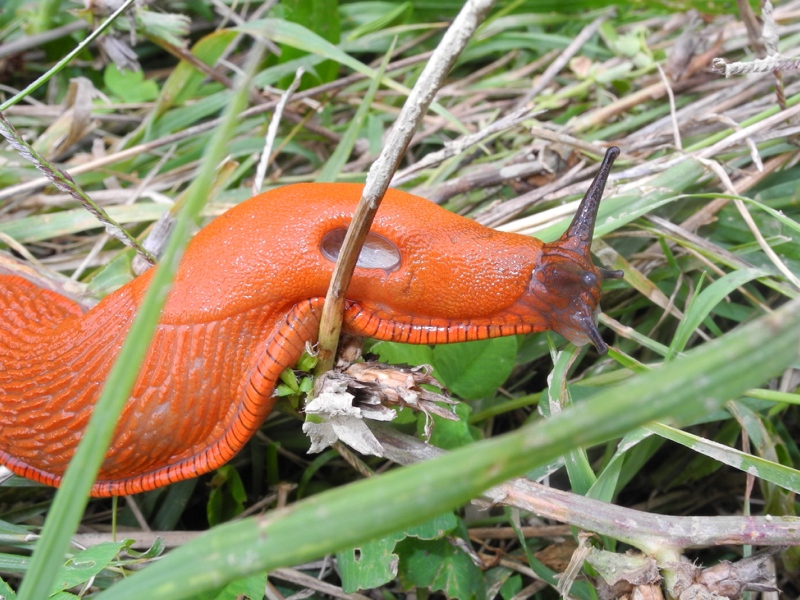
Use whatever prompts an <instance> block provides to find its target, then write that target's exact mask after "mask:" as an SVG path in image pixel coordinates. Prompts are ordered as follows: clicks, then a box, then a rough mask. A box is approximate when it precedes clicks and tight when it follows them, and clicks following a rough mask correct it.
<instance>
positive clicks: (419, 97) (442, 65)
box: [316, 0, 494, 375]
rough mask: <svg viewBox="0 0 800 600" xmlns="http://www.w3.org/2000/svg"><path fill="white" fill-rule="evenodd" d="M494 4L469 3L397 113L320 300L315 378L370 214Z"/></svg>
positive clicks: (333, 338) (337, 325) (332, 339)
mask: <svg viewBox="0 0 800 600" xmlns="http://www.w3.org/2000/svg"><path fill="white" fill-rule="evenodd" d="M493 4H494V0H468V1H467V3H466V4H465V5H464V7H463V8H462V9H461V11H460V12H459V13H458V16H457V17H456V18H455V20H454V21H453V24H452V25H451V26H450V28H449V29H448V30H447V32H446V33H445V34H444V37H443V38H442V41H441V42H440V43H439V45H438V46H437V48H436V50H435V51H434V53H433V55H432V56H431V59H430V61H428V64H427V65H426V66H425V68H424V69H423V71H422V73H421V74H420V76H419V79H418V80H417V83H416V85H415V86H414V89H413V90H411V94H410V95H409V97H408V99H407V100H406V102H405V104H404V105H403V110H402V111H401V112H400V116H399V117H398V119H397V122H396V123H395V126H394V127H393V128H392V130H391V132H390V133H389V137H388V139H387V140H386V144H385V145H384V148H383V151H382V152H381V155H380V156H379V157H378V159H377V160H376V161H375V162H374V163H373V165H372V168H371V169H370V170H369V173H368V174H367V182H366V185H365V186H364V191H363V193H362V197H361V201H360V202H359V204H358V207H357V208H356V212H355V214H354V215H353V221H352V223H351V224H350V227H349V228H348V230H347V235H346V236H345V239H344V244H343V245H342V250H341V254H340V255H339V260H338V261H337V263H336V267H335V269H334V272H333V277H332V279H331V284H330V287H329V288H328V294H327V296H326V297H325V306H324V308H323V312H322V322H321V324H320V336H319V346H320V349H319V362H318V363H317V369H316V373H317V375H319V374H321V373H324V372H325V371H327V370H329V369H330V368H331V366H333V361H334V358H335V355H336V346H337V344H338V343H339V333H340V332H341V329H342V314H343V312H344V301H345V292H346V291H347V287H348V285H349V284H350V279H351V277H352V275H353V271H354V270H355V266H356V260H357V259H358V254H359V251H360V250H361V245H362V244H363V243H364V239H366V237H367V233H368V232H369V228H370V225H371V224H372V221H373V219H374V218H375V213H377V212H378V206H379V205H380V200H381V198H382V197H383V195H384V193H385V192H386V189H387V188H388V187H389V181H390V179H391V177H392V174H393V173H394V172H395V170H396V169H397V165H398V164H400V160H401V159H402V157H403V154H404V153H405V150H406V148H407V147H408V144H409V142H410V141H411V138H412V137H413V135H414V132H415V131H416V129H417V127H418V126H419V123H420V122H421V121H422V118H423V116H424V115H425V111H427V109H428V106H429V105H430V103H431V102H432V101H433V98H434V96H435V95H436V91H437V90H438V89H439V88H440V87H441V85H442V82H443V81H444V78H445V76H446V75H447V73H448V72H449V71H450V68H451V67H452V66H453V63H455V61H456V58H457V57H458V56H459V54H461V52H462V50H463V49H464V48H465V47H466V45H467V42H468V41H469V39H470V37H472V34H473V33H474V31H475V30H476V29H477V27H478V25H480V24H481V22H483V18H484V16H485V15H486V13H488V12H489V9H490V8H491V7H492V5H493Z"/></svg>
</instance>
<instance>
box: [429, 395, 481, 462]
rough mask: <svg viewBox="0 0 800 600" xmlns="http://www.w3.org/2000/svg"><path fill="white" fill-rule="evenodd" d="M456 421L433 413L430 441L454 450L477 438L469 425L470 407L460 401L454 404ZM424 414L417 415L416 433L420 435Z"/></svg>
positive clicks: (439, 446)
mask: <svg viewBox="0 0 800 600" xmlns="http://www.w3.org/2000/svg"><path fill="white" fill-rule="evenodd" d="M454 408H455V411H456V415H458V417H459V418H458V421H450V420H449V419H443V418H441V417H437V416H436V415H433V416H432V418H433V431H432V432H431V439H430V443H431V444H433V445H434V446H436V447H438V448H443V449H444V450H454V449H455V448H460V447H461V446H467V445H469V444H471V443H472V442H474V441H475V440H476V439H479V437H480V436H479V435H478V434H477V433H476V430H475V429H473V428H472V427H471V426H470V425H469V421H470V418H469V417H470V415H471V414H472V407H471V406H470V405H469V404H466V403H464V402H460V403H458V404H456V405H455V407H454ZM425 422H426V416H425V415H424V414H420V415H418V416H417V433H418V434H419V435H420V436H422V435H423V434H424V431H425Z"/></svg>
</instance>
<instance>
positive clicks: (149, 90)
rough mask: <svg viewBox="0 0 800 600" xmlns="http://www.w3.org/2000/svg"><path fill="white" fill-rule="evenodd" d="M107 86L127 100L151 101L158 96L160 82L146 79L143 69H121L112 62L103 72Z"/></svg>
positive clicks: (116, 94)
mask: <svg viewBox="0 0 800 600" xmlns="http://www.w3.org/2000/svg"><path fill="white" fill-rule="evenodd" d="M103 82H104V83H105V84H106V88H108V90H109V91H110V92H111V93H112V94H113V95H115V96H117V97H118V98H121V99H122V100H124V101H125V102H131V103H133V102H150V101H151V100H155V99H156V98H157V97H158V84H156V82H155V81H152V80H149V79H148V80H145V78H144V73H142V72H141V71H127V70H125V71H120V70H119V69H118V68H117V66H116V65H115V64H114V63H113V62H112V63H110V64H109V65H108V66H106V69H105V71H104V72H103Z"/></svg>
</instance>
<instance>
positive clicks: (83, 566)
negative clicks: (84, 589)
mask: <svg viewBox="0 0 800 600" xmlns="http://www.w3.org/2000/svg"><path fill="white" fill-rule="evenodd" d="M124 546H125V542H103V543H101V544H97V545H96V546H91V547H90V548H87V549H86V550H83V551H82V552H79V553H78V554H76V555H75V556H73V557H72V558H70V559H69V560H68V561H67V562H66V564H64V565H63V566H62V567H61V568H60V569H59V570H58V575H57V576H56V581H55V583H54V584H53V591H52V593H56V592H59V591H62V590H68V589H70V588H72V587H75V586H77V585H81V584H84V583H86V582H87V581H89V580H90V579H91V578H92V577H94V576H95V575H97V574H98V573H99V572H100V571H102V570H103V569H105V568H106V567H108V566H109V565H110V564H111V563H112V562H113V561H114V559H115V558H116V556H117V554H119V551H120V550H122V548H123V547H124Z"/></svg>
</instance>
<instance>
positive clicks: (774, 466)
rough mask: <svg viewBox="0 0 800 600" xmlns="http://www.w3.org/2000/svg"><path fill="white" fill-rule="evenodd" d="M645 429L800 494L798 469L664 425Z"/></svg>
mask: <svg viewBox="0 0 800 600" xmlns="http://www.w3.org/2000/svg"><path fill="white" fill-rule="evenodd" d="M646 428H647V429H648V430H649V431H652V432H653V433H655V434H657V435H660V436H661V437H664V438H667V439H668V440H671V441H673V442H675V443H677V444H680V445H682V446H686V447H687V448H689V449H691V450H694V451H695V452H699V453H700V454H702V455H704V456H708V457H709V458H713V459H714V460H718V461H719V462H721V463H725V464H726V465H729V466H731V467H733V468H734V469H739V470H740V471H744V472H745V473H751V474H753V475H755V476H756V477H759V478H761V479H763V480H764V481H769V482H770V483H774V484H775V485H779V486H781V487H782V488H784V489H787V490H791V491H793V492H800V471H798V470H796V469H792V468H791V467H786V466H784V465H781V464H778V463H775V462H772V461H769V460H766V459H764V458H760V457H758V456H753V455H752V454H747V453H745V452H742V451H741V450H737V449H736V448H731V447H730V446H725V445H723V444H718V443H717V442H713V441H711V440H707V439H705V438H702V437H699V436H696V435H694V434H691V433H687V432H686V431H681V430H680V429H675V428H673V427H669V426H668V425H664V424H662V423H652V424H650V425H647V427H646Z"/></svg>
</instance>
